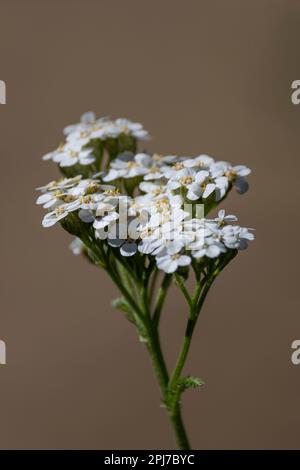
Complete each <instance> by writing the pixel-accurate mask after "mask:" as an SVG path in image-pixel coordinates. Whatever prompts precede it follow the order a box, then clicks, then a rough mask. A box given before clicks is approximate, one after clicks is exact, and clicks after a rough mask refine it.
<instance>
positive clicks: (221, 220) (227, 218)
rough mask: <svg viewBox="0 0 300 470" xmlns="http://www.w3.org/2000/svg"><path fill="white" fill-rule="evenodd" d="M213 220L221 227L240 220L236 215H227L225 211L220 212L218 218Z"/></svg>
mask: <svg viewBox="0 0 300 470" xmlns="http://www.w3.org/2000/svg"><path fill="white" fill-rule="evenodd" d="M213 220H214V222H217V224H218V225H219V226H220V227H221V226H223V225H226V224H229V223H230V222H236V221H237V220H238V219H237V217H236V216H235V215H225V211H224V209H221V210H219V212H218V217H215V218H214V219H213Z"/></svg>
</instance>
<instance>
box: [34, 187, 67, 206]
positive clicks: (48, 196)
mask: <svg viewBox="0 0 300 470" xmlns="http://www.w3.org/2000/svg"><path fill="white" fill-rule="evenodd" d="M66 195H67V193H66V192H65V191H62V190H60V189H57V190H56V191H50V192H49V193H44V194H41V196H39V197H38V198H37V201H36V203H37V204H42V205H43V207H44V208H45V209H49V208H50V207H55V206H59V205H61V204H62V202H63V198H64V197H65V196H66Z"/></svg>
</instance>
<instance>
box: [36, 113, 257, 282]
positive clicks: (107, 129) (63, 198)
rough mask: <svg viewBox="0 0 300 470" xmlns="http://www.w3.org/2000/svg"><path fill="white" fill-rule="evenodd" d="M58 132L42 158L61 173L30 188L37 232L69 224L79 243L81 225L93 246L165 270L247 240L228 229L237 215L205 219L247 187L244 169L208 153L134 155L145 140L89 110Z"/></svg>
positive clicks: (135, 126) (123, 123)
mask: <svg viewBox="0 0 300 470" xmlns="http://www.w3.org/2000/svg"><path fill="white" fill-rule="evenodd" d="M64 134H65V136H66V140H65V142H64V143H63V144H61V145H60V146H59V147H58V149H57V150H55V151H54V152H51V153H49V154H47V155H46V156H45V157H43V158H44V159H45V160H48V159H51V160H53V161H54V162H56V163H58V165H59V166H60V168H61V170H62V172H63V174H64V175H65V176H66V177H65V178H62V179H61V180H58V181H53V182H51V183H49V184H47V185H46V186H43V187H40V188H38V189H39V190H40V191H41V192H42V194H41V196H39V198H38V200H37V203H38V204H42V205H43V207H44V208H46V209H48V212H47V214H46V215H45V217H44V219H43V226H44V227H50V226H52V225H54V224H55V223H57V222H63V221H65V223H67V224H68V220H71V221H72V227H73V228H74V225H75V226H76V230H74V229H73V231H72V230H71V229H70V228H69V231H70V232H71V233H74V234H75V235H76V236H77V237H79V239H82V238H83V237H81V232H82V231H84V232H85V228H84V226H85V225H86V226H87V227H88V229H89V237H93V238H94V240H95V242H96V243H101V244H105V246H106V247H112V248H115V249H116V250H118V253H120V254H121V255H122V256H123V257H131V256H134V255H136V256H144V257H147V258H148V259H149V262H151V259H155V262H156V265H157V268H158V269H160V270H162V271H164V272H166V273H173V272H175V271H176V270H177V269H179V268H180V269H181V268H184V267H187V266H189V265H190V264H191V263H201V262H203V261H205V260H208V261H209V260H210V259H215V258H218V257H219V256H221V255H222V254H224V253H226V252H227V251H229V250H239V249H245V248H246V247H247V245H248V242H249V241H250V240H253V238H254V236H253V234H252V232H251V230H250V229H247V228H243V227H240V226H238V225H236V224H235V222H236V221H237V218H236V217H235V216H232V215H225V211H224V210H220V211H219V212H218V216H217V217H215V218H212V219H208V218H206V216H207V214H208V212H209V211H211V210H212V209H214V208H215V207H216V206H217V205H218V204H219V203H220V201H222V200H223V199H224V198H225V197H226V196H227V194H228V192H229V191H230V190H231V189H232V188H233V187H235V188H236V190H237V191H238V192H239V193H240V194H242V193H244V192H245V191H246V190H247V189H248V183H247V181H246V176H248V175H249V173H250V169H249V168H247V167H246V166H243V165H237V166H232V165H231V164H230V163H228V162H224V161H215V160H214V159H213V158H212V157H210V156H208V155H200V156H197V157H195V158H192V157H181V156H177V155H167V156H162V155H158V154H153V155H150V154H148V153H136V144H137V141H138V140H147V139H148V138H149V134H148V133H147V131H145V130H144V129H143V126H142V125H141V124H139V123H132V122H131V121H128V120H126V119H117V120H115V121H112V120H110V119H108V118H101V119H96V117H95V115H94V114H93V113H86V114H84V115H83V116H82V118H81V121H80V123H79V124H74V125H71V126H68V127H66V128H65V129H64ZM67 167H73V172H72V173H68V172H66V168H67ZM83 167H86V168H88V171H82V170H83ZM112 184H113V185H112ZM69 225H70V224H69ZM83 247H84V241H83V244H81V243H80V242H79V241H76V242H75V243H73V245H72V248H73V250H74V252H75V253H76V254H78V253H79V252H80V251H81V250H82V249H83Z"/></svg>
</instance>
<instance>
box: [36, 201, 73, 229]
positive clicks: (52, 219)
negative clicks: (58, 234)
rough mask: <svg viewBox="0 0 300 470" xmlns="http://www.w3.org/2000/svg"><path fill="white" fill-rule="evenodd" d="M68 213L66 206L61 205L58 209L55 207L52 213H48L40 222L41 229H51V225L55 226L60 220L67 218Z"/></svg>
mask: <svg viewBox="0 0 300 470" xmlns="http://www.w3.org/2000/svg"><path fill="white" fill-rule="evenodd" d="M69 213H70V210H69V207H68V204H63V205H61V206H59V207H56V208H55V210H54V211H52V212H48V213H47V214H46V215H45V216H44V218H43V221H42V225H43V227H46V228H48V227H52V226H53V225H55V224H56V223H57V222H59V221H60V220H62V219H64V218H65V217H67V216H68V215H69Z"/></svg>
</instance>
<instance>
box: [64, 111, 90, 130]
mask: <svg viewBox="0 0 300 470" xmlns="http://www.w3.org/2000/svg"><path fill="white" fill-rule="evenodd" d="M95 123H96V115H95V113H94V112H93V111H88V112H86V113H84V114H82V115H81V117H80V122H79V123H77V124H70V125H68V126H66V127H65V128H64V131H63V132H64V134H65V135H69V134H71V132H75V131H80V130H82V131H83V130H85V129H87V128H88V127H89V126H90V125H91V124H95Z"/></svg>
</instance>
